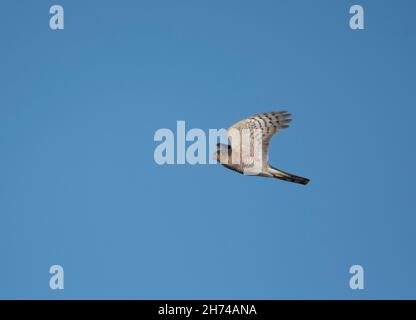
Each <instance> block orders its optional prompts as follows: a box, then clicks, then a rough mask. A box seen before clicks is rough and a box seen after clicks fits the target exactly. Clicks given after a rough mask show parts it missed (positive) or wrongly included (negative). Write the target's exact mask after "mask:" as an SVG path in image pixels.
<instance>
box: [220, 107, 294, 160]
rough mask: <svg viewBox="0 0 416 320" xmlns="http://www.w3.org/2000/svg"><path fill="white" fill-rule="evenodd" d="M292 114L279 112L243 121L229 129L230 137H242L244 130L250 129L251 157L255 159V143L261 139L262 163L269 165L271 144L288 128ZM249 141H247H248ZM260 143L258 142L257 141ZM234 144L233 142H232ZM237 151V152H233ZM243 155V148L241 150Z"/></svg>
mask: <svg viewBox="0 0 416 320" xmlns="http://www.w3.org/2000/svg"><path fill="white" fill-rule="evenodd" d="M290 116H291V115H290V113H289V112H287V111H278V112H265V113H259V114H256V115H253V116H251V117H249V118H247V119H244V120H241V121H239V122H237V123H235V124H233V125H232V126H231V127H229V128H228V129H227V133H228V136H229V137H231V139H232V136H233V134H235V132H236V130H238V131H237V132H240V137H241V134H242V132H243V131H244V129H248V130H249V132H250V139H249V141H248V142H249V143H250V146H246V147H249V148H250V155H251V156H252V157H253V156H255V154H254V147H253V146H254V141H255V139H261V141H262V162H263V163H264V164H267V163H268V159H269V144H270V141H271V139H272V137H273V135H274V134H276V133H277V132H279V131H281V130H282V129H285V128H288V127H289V123H290V122H291V121H292V119H291V118H290ZM246 140H247V139H246ZM240 141H241V144H243V143H247V142H244V141H245V139H241V138H240ZM257 141H258V140H257ZM231 144H232V142H231ZM234 151H237V150H233V152H234ZM239 152H240V154H242V153H241V147H240V150H239ZM241 161H242V163H243V164H244V163H246V162H247V159H243V158H241Z"/></svg>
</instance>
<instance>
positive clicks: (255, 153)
mask: <svg viewBox="0 0 416 320" xmlns="http://www.w3.org/2000/svg"><path fill="white" fill-rule="evenodd" d="M290 116H291V115H290V113H288V112H287V111H279V112H265V113H260V114H256V115H253V116H251V117H249V118H247V119H243V120H241V121H239V122H237V123H235V124H233V125H232V126H231V127H229V128H228V129H227V135H228V138H229V141H231V144H223V143H218V144H217V151H216V153H215V154H214V157H215V158H216V160H217V161H218V162H219V163H221V164H222V165H223V166H224V167H226V168H228V169H231V170H234V171H237V172H239V173H241V174H245V175H255V176H261V177H270V178H276V179H280V180H285V181H290V182H294V183H299V184H303V185H306V184H307V183H308V182H309V179H307V178H303V177H299V176H296V175H294V174H291V173H287V172H284V171H281V170H279V169H277V168H274V167H272V166H271V165H269V145H270V141H271V139H272V137H273V135H274V134H275V133H277V132H280V131H281V130H282V129H285V128H288V127H289V123H290V122H291V121H292V119H291V118H290Z"/></svg>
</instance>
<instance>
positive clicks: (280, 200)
mask: <svg viewBox="0 0 416 320" xmlns="http://www.w3.org/2000/svg"><path fill="white" fill-rule="evenodd" d="M56 3H59V4H61V5H62V6H63V7H64V10H65V29H64V30H60V31H52V30H50V29H49V17H50V15H49V7H50V6H52V5H53V4H56ZM356 3H358V4H361V5H362V6H363V7H364V10H365V27H366V29H365V30H361V31H352V30H351V29H350V28H349V25H348V21H349V18H350V14H349V8H350V6H351V5H353V4H356ZM415 12H416V4H415V3H414V1H410V0H409V1H405V0H400V1H396V2H395V3H394V4H392V3H391V2H387V1H364V0H360V1H354V2H353V1H329V0H326V1H324V0H320V1H293V0H291V1H289V0H284V1H283V0H282V1H271V0H270V1H263V0H262V1H255V2H253V1H241V0H238V1H237V0H235V1H234V0H233V1H231V0H227V1H219V0H214V1H200V0H198V1H189V0H187V1H184V0H179V1H161V0H160V1H127V0H125V1H105V2H104V1H92V0H91V1H65V0H60V1H59V2H55V1H54V2H52V1H29V0H26V1H11V0H7V1H2V3H1V4H0V40H1V48H2V49H1V50H0V66H1V71H0V88H1V95H0V252H1V256H2V259H1V260H0V298H50V299H60V298H66V299H72V298H115V299H121V298H128V299H135V298H137V299H165V298H166V299H169V298H170V299H183V298H184V299H192V298H195V299H200V298H217V299H223V298H224V299H230V298H233V299H287V298H291V299H305V298H316V299H321V298H330V299H336V298H345V299H362V298H392V299H397V298H416V275H415V270H416V257H415V249H414V245H415V243H416V234H415V224H416V215H415V209H414V200H415V196H416V194H415V188H414V181H415V179H416V174H415V171H414V164H415V163H416V157H415V155H416V154H415V148H414V139H415V129H414V118H415V116H416V111H415V110H416V109H415V104H416V98H415V94H414V93H415V71H416V70H415V69H416V68H415V60H414V59H415V58H414V57H415V56H416V50H415V49H416V45H415V41H414V36H415V32H416V25H415V24H416V22H415V19H414V13H415ZM270 110H276V111H278V110H288V111H290V112H291V113H292V114H293V119H294V121H293V122H292V125H291V127H290V128H289V129H288V130H285V131H284V132H282V133H281V134H279V135H278V136H277V137H276V138H275V139H274V140H273V142H272V145H271V154H270V158H271V160H270V162H271V164H272V165H274V166H276V167H278V168H281V169H283V170H285V171H289V172H293V173H295V174H298V175H302V176H306V177H308V178H310V179H311V182H310V184H309V185H307V186H306V187H305V186H300V185H295V184H290V183H287V182H284V181H278V180H274V179H262V178H255V177H244V176H242V175H238V174H236V173H234V172H232V171H229V170H226V169H225V168H223V167H221V166H218V165H194V166H192V165H170V166H159V165H157V164H156V163H155V161H154V159H153V152H154V149H155V147H156V146H157V144H158V143H156V142H154V141H153V135H154V133H155V131H156V130H158V129H160V128H170V129H172V130H175V128H176V121H178V120H185V121H186V125H187V129H191V128H202V129H204V130H208V129H209V128H223V127H227V126H229V125H231V124H232V123H234V122H235V121H237V120H240V119H242V118H244V117H246V116H249V115H251V114H255V113H259V112H264V111H270ZM54 264H60V265H62V266H63V268H64V270H65V289H64V290H61V291H59V290H58V291H53V290H51V289H50V288H49V278H50V274H49V272H48V271H49V267H50V266H51V265H54ZM354 264H360V265H362V266H363V268H364V270H365V289H364V290H361V291H359V290H354V291H353V290H351V289H350V288H349V285H348V282H349V278H350V274H349V273H348V271H349V268H350V266H351V265H354Z"/></svg>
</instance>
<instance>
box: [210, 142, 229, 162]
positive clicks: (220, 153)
mask: <svg viewBox="0 0 416 320" xmlns="http://www.w3.org/2000/svg"><path fill="white" fill-rule="evenodd" d="M230 157H231V146H230V145H228V144H224V143H217V151H216V152H215V153H214V159H216V160H217V161H218V162H220V163H223V164H224V163H228V162H229V159H230Z"/></svg>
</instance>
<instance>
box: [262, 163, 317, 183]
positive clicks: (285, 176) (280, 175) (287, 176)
mask: <svg viewBox="0 0 416 320" xmlns="http://www.w3.org/2000/svg"><path fill="white" fill-rule="evenodd" d="M269 173H271V174H272V175H273V177H274V178H277V179H280V180H285V181H289V182H294V183H299V184H303V185H305V184H308V182H309V179H307V178H303V177H299V176H296V175H294V174H291V173H287V172H284V171H280V170H279V169H276V168H273V167H271V166H269Z"/></svg>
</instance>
